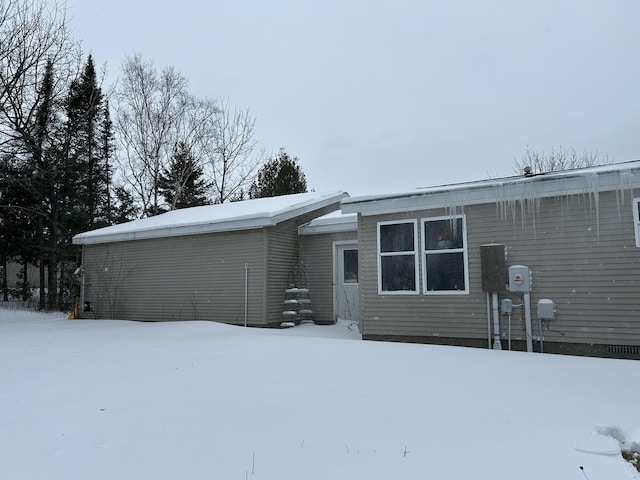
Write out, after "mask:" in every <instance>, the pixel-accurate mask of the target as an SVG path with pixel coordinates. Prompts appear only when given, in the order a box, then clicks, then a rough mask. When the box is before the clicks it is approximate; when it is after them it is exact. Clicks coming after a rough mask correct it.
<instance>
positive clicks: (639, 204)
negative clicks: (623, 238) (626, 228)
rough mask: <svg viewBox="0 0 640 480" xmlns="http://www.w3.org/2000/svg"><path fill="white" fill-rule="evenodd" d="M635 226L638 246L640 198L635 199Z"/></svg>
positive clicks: (638, 245)
mask: <svg viewBox="0 0 640 480" xmlns="http://www.w3.org/2000/svg"><path fill="white" fill-rule="evenodd" d="M633 227H634V228H633V230H634V231H635V233H636V247H640V198H634V199H633Z"/></svg>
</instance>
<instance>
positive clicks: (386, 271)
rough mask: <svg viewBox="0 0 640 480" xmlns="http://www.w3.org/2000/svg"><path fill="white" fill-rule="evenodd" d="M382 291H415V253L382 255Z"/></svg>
mask: <svg viewBox="0 0 640 480" xmlns="http://www.w3.org/2000/svg"><path fill="white" fill-rule="evenodd" d="M380 264H381V266H382V291H384V292H395V291H400V290H409V291H415V289H416V270H415V256H414V255H393V256H390V257H381V258H380Z"/></svg>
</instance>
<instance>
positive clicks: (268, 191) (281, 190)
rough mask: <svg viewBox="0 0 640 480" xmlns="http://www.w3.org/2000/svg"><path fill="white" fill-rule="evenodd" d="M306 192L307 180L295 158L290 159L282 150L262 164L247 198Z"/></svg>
mask: <svg viewBox="0 0 640 480" xmlns="http://www.w3.org/2000/svg"><path fill="white" fill-rule="evenodd" d="M306 191H307V179H306V177H305V175H304V173H303V171H302V168H300V165H298V158H297V157H293V158H292V157H290V156H289V155H288V154H287V153H286V152H285V151H284V149H282V148H281V149H280V152H279V153H278V155H277V156H276V157H275V158H272V159H270V160H268V161H267V163H265V164H264V166H263V167H262V168H261V169H260V171H259V172H258V176H257V178H256V180H255V181H254V182H253V183H252V184H251V188H250V189H249V198H264V197H277V196H279V195H288V194H292V193H304V192H306Z"/></svg>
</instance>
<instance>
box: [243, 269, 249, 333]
mask: <svg viewBox="0 0 640 480" xmlns="http://www.w3.org/2000/svg"><path fill="white" fill-rule="evenodd" d="M248 303H249V264H248V263H245V264H244V326H245V327H246V326H247V316H248V313H249V305H248Z"/></svg>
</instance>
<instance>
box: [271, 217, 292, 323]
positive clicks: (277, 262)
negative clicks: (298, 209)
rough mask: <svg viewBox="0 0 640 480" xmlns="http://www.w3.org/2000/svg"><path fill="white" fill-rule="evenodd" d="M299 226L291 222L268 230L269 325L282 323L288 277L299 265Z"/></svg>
mask: <svg viewBox="0 0 640 480" xmlns="http://www.w3.org/2000/svg"><path fill="white" fill-rule="evenodd" d="M298 224H299V222H298V221H297V220H289V221H286V222H283V223H281V224H279V225H276V226H275V227H271V228H269V229H268V230H267V261H268V270H267V281H266V291H267V308H266V323H267V324H272V325H276V324H280V323H281V322H282V311H283V310H284V308H283V302H284V291H285V290H286V289H287V276H288V274H289V272H290V271H291V270H293V269H294V268H295V267H296V265H297V263H298V232H297V228H298Z"/></svg>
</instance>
